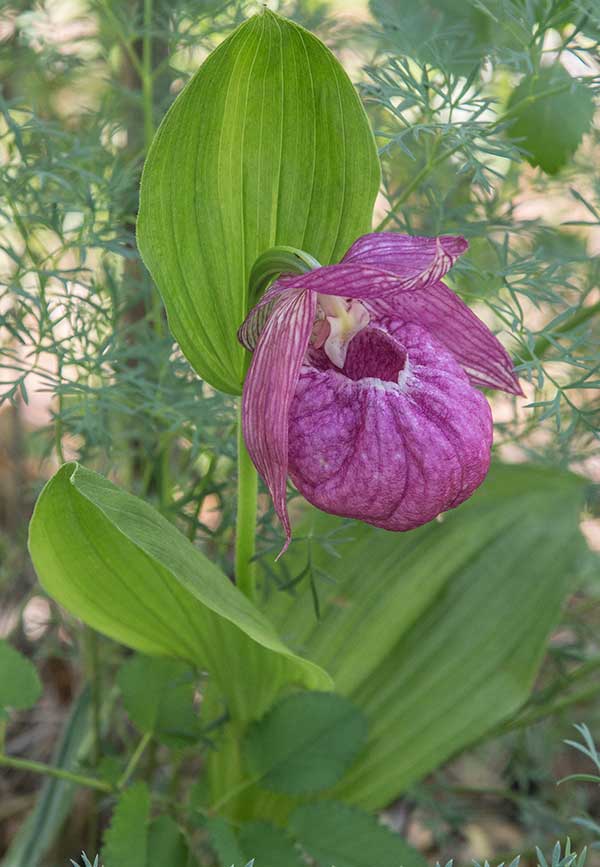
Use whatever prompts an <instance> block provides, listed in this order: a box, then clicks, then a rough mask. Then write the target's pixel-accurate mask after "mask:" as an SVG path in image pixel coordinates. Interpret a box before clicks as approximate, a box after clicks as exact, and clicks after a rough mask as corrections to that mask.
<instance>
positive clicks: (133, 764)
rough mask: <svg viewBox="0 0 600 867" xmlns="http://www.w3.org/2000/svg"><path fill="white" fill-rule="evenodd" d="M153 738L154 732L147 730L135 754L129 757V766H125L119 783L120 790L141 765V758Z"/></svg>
mask: <svg viewBox="0 0 600 867" xmlns="http://www.w3.org/2000/svg"><path fill="white" fill-rule="evenodd" d="M151 740H152V734H151V733H150V732H146V734H145V735H144V736H143V737H142V739H141V740H140V742H139V744H138V745H137V747H136V748H135V750H134V753H133V755H132V756H131V758H130V759H129V762H128V763H127V767H126V768H125V770H124V772H123V774H122V776H121V778H120V780H119V782H118V783H117V789H119V790H120V789H124V788H125V786H126V785H127V783H128V782H129V780H130V778H131V776H132V774H133V772H134V771H135V769H136V768H137V766H138V765H139V763H140V759H141V758H142V756H143V755H144V752H145V750H146V747H147V746H148V744H149V743H150V741H151Z"/></svg>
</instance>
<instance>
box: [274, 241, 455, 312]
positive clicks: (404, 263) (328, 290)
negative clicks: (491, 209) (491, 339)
mask: <svg viewBox="0 0 600 867" xmlns="http://www.w3.org/2000/svg"><path fill="white" fill-rule="evenodd" d="M380 239H381V240H380ZM397 241H399V242H401V243H399V244H398V243H396V242H397ZM466 248H467V242H466V241H465V239H464V238H452V237H441V238H413V237H411V236H409V235H391V234H386V233H381V234H377V233H374V234H371V235H363V237H362V238H359V239H358V241H356V242H355V243H354V244H353V245H352V247H350V249H349V250H348V252H347V253H346V255H345V256H344V258H343V260H342V262H340V264H339V265H326V266H325V267H324V268H316V269H315V270H314V271H309V272H308V273H306V274H298V275H293V276H289V277H281V278H280V279H279V280H278V281H277V282H278V283H279V284H280V286H282V287H286V288H288V289H312V290H313V292H319V293H321V294H322V295H340V296H341V297H343V298H358V299H360V300H369V299H372V298H389V297H391V296H392V295H394V294H395V293H397V292H410V291H415V290H418V289H424V288H426V287H427V286H429V285H430V284H432V283H435V282H437V281H438V280H440V279H441V278H442V277H443V276H444V274H447V272H448V271H449V270H450V268H451V267H452V265H453V264H454V262H455V261H456V259H457V258H458V256H459V255H460V254H461V253H462V252H463V251H464V250H466ZM390 250H391V251H392V252H391V253H390ZM397 257H402V259H399V258H397Z"/></svg>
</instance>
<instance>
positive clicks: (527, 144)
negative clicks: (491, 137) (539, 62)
mask: <svg viewBox="0 0 600 867" xmlns="http://www.w3.org/2000/svg"><path fill="white" fill-rule="evenodd" d="M542 94H547V95H546V96H543V95H542ZM507 108H508V111H509V112H510V114H511V116H512V115H513V114H514V117H515V120H514V122H513V123H511V125H510V126H509V127H508V129H507V132H508V135H509V136H510V137H511V138H512V139H516V140H517V144H518V145H519V147H520V148H521V149H522V150H524V151H525V155H526V156H527V159H528V160H529V162H530V163H531V165H532V166H540V168H542V169H543V170H544V171H545V172H547V174H549V175H554V174H556V172H558V171H559V170H560V169H561V168H562V167H563V166H564V165H565V164H566V162H567V161H568V160H569V158H570V157H571V156H572V155H573V154H574V153H575V151H576V150H577V148H578V147H579V144H580V142H581V139H582V136H583V135H584V133H586V132H587V131H588V130H589V128H590V126H591V123H592V120H593V117H594V100H593V97H592V93H591V91H590V89H589V87H587V86H586V85H585V84H582V83H581V82H579V81H577V80H576V79H574V78H572V77H571V76H570V75H569V73H568V72H567V71H566V69H564V68H563V67H562V66H561V65H560V64H559V63H557V64H554V66H546V67H543V68H542V69H541V70H540V71H539V72H538V73H537V74H536V75H533V76H526V77H525V78H524V79H523V81H522V82H521V83H520V84H519V86H518V87H516V88H515V90H514V91H513V92H512V94H511V97H510V99H509V101H508V106H507Z"/></svg>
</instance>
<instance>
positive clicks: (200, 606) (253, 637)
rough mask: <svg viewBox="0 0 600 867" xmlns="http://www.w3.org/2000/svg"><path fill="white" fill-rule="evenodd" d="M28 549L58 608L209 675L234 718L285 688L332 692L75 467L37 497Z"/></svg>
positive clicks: (187, 552)
mask: <svg viewBox="0 0 600 867" xmlns="http://www.w3.org/2000/svg"><path fill="white" fill-rule="evenodd" d="M29 550H30V552H31V557H32V560H33V563H34V566H35V568H36V571H37V573H38V576H39V578H40V581H41V582H42V584H43V585H44V587H45V588H46V589H47V591H48V592H49V593H50V594H51V595H52V596H53V597H54V598H55V599H56V600H57V601H58V602H60V604H61V605H63V606H64V607H65V608H67V609H68V610H69V611H71V612H72V613H73V614H75V615H76V616H78V617H81V619H82V620H84V621H85V622H86V623H88V624H89V625H90V626H92V627H93V628H94V629H98V630H99V631H100V632H104V633H105V634H106V635H108V636H110V637H111V638H114V639H116V640H117V641H121V642H123V643H124V644H127V645H129V646H130V647H133V648H135V649H136V650H140V651H142V652H143V653H146V654H149V655H153V656H170V657H172V658H175V659H177V658H179V659H184V660H186V661H188V662H189V663H191V664H192V665H195V666H196V667H198V668H202V669H207V670H208V671H209V672H210V673H211V674H212V675H213V677H214V678H215V680H216V683H217V684H218V686H219V688H220V690H221V693H222V694H223V695H224V696H225V698H226V700H227V703H228V706H229V710H230V713H232V714H233V715H234V716H236V717H239V718H242V719H248V718H252V717H259V716H261V715H262V713H263V712H264V710H265V709H266V708H267V707H268V706H269V705H270V704H271V703H272V701H273V698H274V697H275V695H276V694H277V692H278V691H279V690H280V689H281V687H282V686H283V685H285V684H287V683H299V684H302V685H303V686H306V687H308V688H316V689H327V688H329V687H330V685H331V679H330V678H329V676H328V675H327V674H326V673H325V672H324V671H323V670H322V669H320V668H319V667H318V666H316V665H314V664H313V663H311V662H309V661H308V660H305V659H302V658H301V657H299V656H296V655H294V654H293V653H292V652H291V651H290V650H289V649H288V648H287V647H286V646H285V645H284V644H283V642H282V641H281V640H280V639H279V637H278V636H277V634H276V632H275V630H274V628H273V626H272V624H271V623H270V622H269V620H268V619H267V618H266V617H265V616H264V615H263V614H262V613H261V612H260V611H259V610H258V609H257V608H255V607H254V606H253V605H252V603H251V602H250V601H249V600H248V599H247V598H246V597H245V596H244V595H243V593H241V592H240V591H239V590H238V589H237V588H236V587H235V586H234V585H233V584H231V582H230V581H229V579H228V578H227V576H226V575H224V574H223V573H222V572H221V571H220V570H219V569H218V568H217V567H216V566H215V565H214V564H213V563H211V561H210V560H208V558H207V557H205V556H204V555H203V554H202V553H201V552H200V551H199V550H198V549H197V548H195V547H194V546H193V545H192V544H191V543H190V542H189V541H188V540H187V539H186V538H185V537H184V536H183V535H182V534H181V533H179V531H178V530H177V529H176V528H175V527H174V526H173V525H172V524H170V523H169V522H168V521H167V520H166V519H165V518H163V517H162V516H161V515H160V514H159V513H158V512H157V511H156V510H155V509H153V508H152V507H151V506H150V505H148V504H147V503H145V502H143V501H142V500H140V499H138V498H137V497H134V496H133V495H131V494H128V493H126V492H125V491H123V490H121V489H120V488H118V487H117V486H116V485H114V484H112V482H109V481H108V480H107V479H105V478H103V477H102V476H99V475H98V474H97V473H94V472H92V471H90V470H87V469H85V468H84V467H81V466H80V465H78V464H75V463H70V464H65V465H64V466H63V467H61V469H60V470H58V472H57V473H56V475H55V476H54V477H53V478H52V479H51V480H50V481H49V482H48V484H47V485H46V487H45V488H44V490H43V491H42V493H41V495H40V498H39V500H38V502H37V505H36V508H35V512H34V515H33V518H32V521H31V525H30V535H29Z"/></svg>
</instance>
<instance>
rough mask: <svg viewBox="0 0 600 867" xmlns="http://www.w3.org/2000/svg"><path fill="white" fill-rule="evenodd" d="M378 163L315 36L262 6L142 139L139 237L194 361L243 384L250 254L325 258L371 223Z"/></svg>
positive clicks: (350, 98) (365, 127)
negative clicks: (145, 142)
mask: <svg viewBox="0 0 600 867" xmlns="http://www.w3.org/2000/svg"><path fill="white" fill-rule="evenodd" d="M378 186H379V162H378V158H377V153H376V148H375V143H374V139H373V135H372V132H371V129H370V127H369V123H368V120H367V117H366V114H365V112H364V110H363V108H362V105H361V103H360V101H359V99H358V96H357V94H356V92H355V90H354V89H353V87H352V85H351V83H350V80H349V79H348V77H347V75H346V73H345V72H344V70H343V69H342V67H341V66H340V64H339V63H338V61H337V60H336V59H335V58H334V56H333V55H332V54H331V53H330V52H329V51H328V50H327V49H326V48H325V46H324V45H323V44H322V43H321V42H319V40H318V39H317V38H316V37H314V36H312V35H311V34H310V33H308V32H307V31H306V30H303V29H302V28H301V27H298V26H297V25H295V24H292V22H290V21H287V20H286V19H284V18H281V17H279V16H277V15H275V14H274V13H272V12H270V11H269V10H267V9H265V10H264V11H263V12H262V13H261V14H259V15H257V16H255V17H254V18H251V19H250V20H249V21H247V22H246V23H245V24H243V25H242V26H241V27H239V28H238V29H237V30H236V31H235V32H234V33H233V34H232V35H231V36H230V37H229V38H228V39H226V40H225V42H223V43H222V44H221V45H220V46H219V47H218V48H217V49H216V50H215V51H214V52H213V53H212V54H211V55H210V56H209V58H208V59H207V60H206V62H205V63H204V64H203V65H202V66H201V68H200V69H199V70H198V72H197V73H196V74H195V75H194V77H193V78H192V80H191V81H190V82H189V84H188V85H187V87H186V88H185V89H184V90H183V92H182V93H181V94H180V95H179V97H178V98H177V99H176V101H175V103H174V104H173V106H172V107H171V109H170V111H169V112H168V114H167V115H166V117H165V119H164V120H163V122H162V124H161V126H160V128H159V130H158V132H157V134H156V137H155V139H154V141H153V143H152V147H151V148H150V152H149V154H148V158H147V160H146V165H145V167H144V173H143V178H142V187H141V200H140V213H139V219H138V242H139V247H140V250H141V253H142V256H143V258H144V262H145V263H146V265H147V267H148V268H149V270H150V272H151V273H152V276H153V277H154V280H155V281H156V284H157V285H158V288H159V289H160V292H161V294H162V297H163V300H164V302H165V306H166V308H167V313H168V316H169V323H170V326H171V330H172V332H173V334H174V336H175V337H176V339H177V340H178V341H179V344H180V345H181V348H182V349H183V351H184V353H185V355H186V356H187V358H188V359H189V361H190V363H191V364H192V365H193V367H194V368H195V369H196V371H197V372H198V373H199V374H200V375H201V376H202V377H203V378H204V379H206V380H207V381H208V382H210V383H211V384H212V385H214V386H215V387H216V388H219V389H222V390H224V391H228V392H231V393H234V394H236V393H239V392H240V391H241V384H242V375H243V350H242V348H241V347H240V345H239V344H238V342H237V339H236V330H237V328H238V326H239V325H240V324H241V323H242V321H243V319H244V317H245V315H246V312H247V309H246V307H247V283H248V276H249V272H250V269H251V267H252V265H253V263H254V261H255V260H256V258H257V257H258V256H259V255H260V254H261V253H263V252H264V251H265V250H267V249H269V248H270V247H273V246H275V245H288V246H293V247H299V248H300V249H303V250H306V251H307V252H309V253H311V254H312V255H313V256H314V257H316V258H317V259H318V260H319V261H320V262H321V263H322V264H329V263H331V262H333V261H336V260H338V259H339V258H341V256H342V255H343V253H344V252H345V250H346V249H347V248H348V247H349V246H350V244H351V243H352V241H354V239H355V238H356V237H357V236H358V235H360V234H362V233H363V232H366V231H368V229H369V228H370V223H371V216H372V208H373V203H374V200H375V196H376V194H377V189H378Z"/></svg>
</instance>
